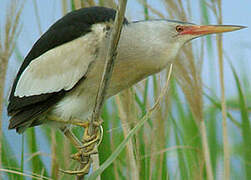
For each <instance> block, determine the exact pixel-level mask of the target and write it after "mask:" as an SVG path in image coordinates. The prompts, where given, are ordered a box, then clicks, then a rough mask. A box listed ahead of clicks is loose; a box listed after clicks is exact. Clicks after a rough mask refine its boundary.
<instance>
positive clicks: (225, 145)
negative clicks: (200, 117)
mask: <svg viewBox="0 0 251 180" xmlns="http://www.w3.org/2000/svg"><path fill="white" fill-rule="evenodd" d="M218 11H219V17H218V24H222V8H221V0H218ZM217 48H218V55H219V59H218V63H219V68H220V69H219V71H220V87H221V108H222V111H221V112H222V133H223V134H222V135H223V152H224V179H225V180H228V179H230V152H229V142H228V132H227V106H226V99H225V87H224V73H223V51H222V35H218V37H217Z"/></svg>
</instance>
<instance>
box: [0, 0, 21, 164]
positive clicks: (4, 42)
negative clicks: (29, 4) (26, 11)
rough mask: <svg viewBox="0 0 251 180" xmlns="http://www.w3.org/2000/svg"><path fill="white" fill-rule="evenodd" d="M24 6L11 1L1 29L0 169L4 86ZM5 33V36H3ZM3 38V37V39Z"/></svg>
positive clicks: (0, 162)
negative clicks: (2, 30)
mask: <svg viewBox="0 0 251 180" xmlns="http://www.w3.org/2000/svg"><path fill="white" fill-rule="evenodd" d="M22 9H23V6H20V7H18V2H16V1H11V3H10V5H9V8H8V10H7V14H6V17H5V24H4V27H3V28H1V29H4V32H1V29H0V167H2V161H1V160H2V157H1V155H2V137H3V136H2V112H3V101H4V85H5V77H6V72H7V68H8V62H9V59H10V56H11V54H12V52H13V50H14V47H15V45H16V44H15V42H16V41H15V40H16V38H17V36H18V34H19V31H18V30H19V18H20V14H21V12H22ZM2 33H3V34H2ZM2 36H3V37H2Z"/></svg>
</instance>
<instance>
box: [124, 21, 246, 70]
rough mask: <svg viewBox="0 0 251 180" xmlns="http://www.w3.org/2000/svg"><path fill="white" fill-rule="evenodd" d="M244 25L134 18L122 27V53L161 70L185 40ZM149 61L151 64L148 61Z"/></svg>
mask: <svg viewBox="0 0 251 180" xmlns="http://www.w3.org/2000/svg"><path fill="white" fill-rule="evenodd" d="M242 28H245V27H244V26H233V25H196V24H192V23H186V22H180V21H172V20H149V21H137V22H133V23H130V24H129V25H128V26H125V27H124V33H122V37H121V42H122V43H121V46H122V47H124V48H121V49H122V50H121V51H120V53H121V54H123V56H124V57H126V58H128V56H134V57H133V58H134V59H137V58H138V57H139V58H141V60H142V62H143V60H145V61H146V62H147V64H148V65H149V66H150V67H151V66H157V67H156V68H157V69H162V68H163V67H164V66H165V65H166V64H167V63H168V62H169V61H171V60H172V59H174V57H175V56H176V55H177V54H178V52H179V50H180V49H181V47H182V46H183V45H184V44H185V43H186V42H188V41H190V40H192V39H195V38H197V37H201V36H204V35H208V34H216V33H223V32H229V31H235V30H239V29H242ZM151 62H152V63H151Z"/></svg>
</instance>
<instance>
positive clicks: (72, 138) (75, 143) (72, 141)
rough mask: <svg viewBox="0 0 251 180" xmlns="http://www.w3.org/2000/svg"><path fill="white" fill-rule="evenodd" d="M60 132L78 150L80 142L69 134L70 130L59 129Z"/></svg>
mask: <svg viewBox="0 0 251 180" xmlns="http://www.w3.org/2000/svg"><path fill="white" fill-rule="evenodd" d="M60 130H61V131H62V132H63V133H64V135H65V136H66V137H67V138H68V139H69V141H70V142H71V143H72V144H73V145H74V147H75V148H77V149H78V150H80V148H79V147H80V146H81V145H82V143H81V141H79V140H78V138H77V137H76V136H75V135H74V134H73V133H72V132H71V130H70V129H69V128H67V127H64V128H60Z"/></svg>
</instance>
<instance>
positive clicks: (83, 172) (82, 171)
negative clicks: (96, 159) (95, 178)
mask: <svg viewBox="0 0 251 180" xmlns="http://www.w3.org/2000/svg"><path fill="white" fill-rule="evenodd" d="M91 163H92V160H91V159H90V158H89V159H88V162H85V163H84V164H83V168H82V169H80V170H77V171H71V170H63V169H59V170H60V171H61V172H62V173H65V174H69V175H78V176H82V175H86V174H88V173H89V170H90V167H91Z"/></svg>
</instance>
